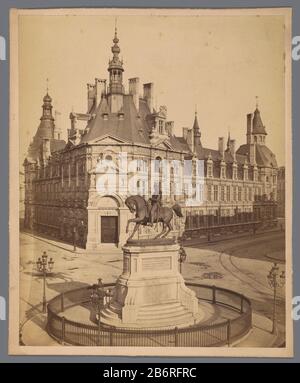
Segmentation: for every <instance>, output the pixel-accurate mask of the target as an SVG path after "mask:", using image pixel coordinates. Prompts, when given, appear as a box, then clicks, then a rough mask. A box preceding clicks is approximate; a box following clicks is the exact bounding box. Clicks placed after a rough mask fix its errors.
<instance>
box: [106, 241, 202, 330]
mask: <svg viewBox="0 0 300 383" xmlns="http://www.w3.org/2000/svg"><path fill="white" fill-rule="evenodd" d="M178 257H179V245H178V244H177V243H174V241H173V240H169V239H157V240H153V239H151V240H136V241H131V242H129V243H127V244H126V245H125V246H124V247H123V262H124V263H123V273H122V274H121V275H120V277H119V278H118V280H117V284H116V287H115V291H114V296H113V298H112V300H111V302H110V303H109V305H108V306H107V307H105V308H104V309H103V310H102V312H101V322H103V323H105V324H107V325H110V326H117V327H136V328H147V327H148V328H156V327H176V326H177V327H184V326H189V325H192V324H195V323H197V322H199V321H200V320H201V319H202V318H203V316H204V314H203V312H202V310H201V308H200V307H199V304H198V300H197V298H196V296H195V293H194V292H193V291H192V290H190V289H189V288H187V287H186V286H185V284H184V280H183V278H182V276H181V274H180V273H179V271H178Z"/></svg>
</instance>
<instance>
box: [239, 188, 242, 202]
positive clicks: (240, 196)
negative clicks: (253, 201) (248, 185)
mask: <svg viewBox="0 0 300 383" xmlns="http://www.w3.org/2000/svg"><path fill="white" fill-rule="evenodd" d="M241 200H242V187H241V186H239V187H238V201H241Z"/></svg>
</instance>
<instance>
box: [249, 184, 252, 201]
mask: <svg viewBox="0 0 300 383" xmlns="http://www.w3.org/2000/svg"><path fill="white" fill-rule="evenodd" d="M249 201H252V188H251V187H250V188H249Z"/></svg>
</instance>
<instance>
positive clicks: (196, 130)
mask: <svg viewBox="0 0 300 383" xmlns="http://www.w3.org/2000/svg"><path fill="white" fill-rule="evenodd" d="M193 132H194V136H195V137H201V133H200V128H199V123H198V117H197V109H196V110H195V119H194V125H193Z"/></svg>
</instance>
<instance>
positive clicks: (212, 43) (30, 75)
mask: <svg viewBox="0 0 300 383" xmlns="http://www.w3.org/2000/svg"><path fill="white" fill-rule="evenodd" d="M114 23H115V18H114V17H112V16H99V15H97V16H41V15H39V16H20V18H19V65H20V66H19V68H20V70H19V74H20V76H19V85H20V89H19V95H20V140H21V141H20V155H21V157H22V158H21V162H22V161H23V159H24V155H25V153H26V150H27V147H28V144H29V142H30V139H31V138H32V136H33V135H34V133H35V131H36V129H37V126H38V124H39V118H40V116H41V112H42V109H41V105H42V98H43V96H44V95H45V92H46V78H47V77H48V78H49V88H50V90H49V93H50V95H51V97H52V98H53V106H54V109H57V110H59V111H60V112H61V113H62V116H61V128H62V129H63V136H64V138H66V136H67V129H68V128H70V121H69V113H70V111H71V110H72V107H73V108H74V111H76V112H84V113H85V112H86V108H87V91H86V83H87V82H94V78H95V77H100V78H108V72H107V66H108V60H109V58H110V57H111V56H112V53H111V51H110V48H111V46H112V38H113V34H114ZM117 23H118V35H119V39H120V42H119V45H120V48H121V56H122V57H123V60H124V69H125V72H124V84H125V87H126V89H127V80H128V78H130V77H139V78H140V83H141V84H143V83H147V82H154V87H155V94H156V100H157V105H166V106H167V108H168V120H174V121H175V133H176V134H177V135H181V128H182V127H183V126H189V127H191V126H192V124H193V120H194V111H195V105H197V110H198V121H199V125H200V129H201V132H202V144H203V145H204V146H206V147H210V148H217V138H218V136H224V137H227V134H228V129H230V134H231V138H235V139H236V140H237V147H238V146H239V145H241V144H243V143H244V142H245V134H246V114H247V113H250V112H253V111H254V108H255V102H256V100H255V96H259V105H260V110H261V115H262V119H263V122H264V124H265V125H266V129H267V132H268V136H267V145H268V146H269V147H270V149H271V150H272V151H273V152H274V153H275V154H276V156H277V160H278V163H279V165H284V123H285V108H284V105H285V99H284V97H285V90H284V86H285V84H284V18H283V17H282V16H189V17H187V16H185V17H175V16H124V15H122V16H118V21H117ZM141 92H142V85H141Z"/></svg>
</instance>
